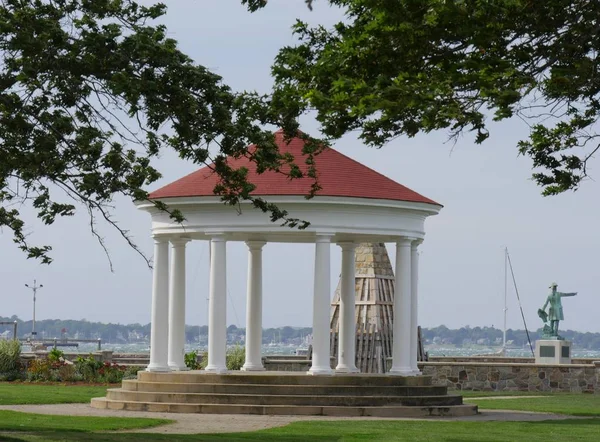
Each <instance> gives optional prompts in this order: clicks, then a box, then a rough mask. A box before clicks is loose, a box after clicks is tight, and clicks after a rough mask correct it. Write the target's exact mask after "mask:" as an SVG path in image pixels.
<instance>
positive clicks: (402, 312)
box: [390, 238, 413, 376]
mask: <svg viewBox="0 0 600 442" xmlns="http://www.w3.org/2000/svg"><path fill="white" fill-rule="evenodd" d="M411 243H412V239H411V238H401V239H400V240H398V242H397V243H396V284H395V293H394V336H393V339H394V341H393V342H394V346H393V348H392V368H391V370H390V374H397V375H403V376H410V375H413V372H412V369H411V367H410V338H411V332H410V331H411V325H410V323H411V321H410V319H411V308H410V298H411V270H410V267H411V266H410V261H411Z"/></svg>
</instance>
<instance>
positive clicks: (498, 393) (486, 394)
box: [448, 390, 565, 398]
mask: <svg viewBox="0 0 600 442" xmlns="http://www.w3.org/2000/svg"><path fill="white" fill-rule="evenodd" d="M448 394H460V395H461V396H463V397H466V398H469V397H494V396H551V395H553V394H558V393H550V392H547V391H473V390H462V391H461V390H448ZM561 394H565V393H561Z"/></svg>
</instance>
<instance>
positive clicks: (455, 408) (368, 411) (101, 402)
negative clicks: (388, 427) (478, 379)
mask: <svg viewBox="0 0 600 442" xmlns="http://www.w3.org/2000/svg"><path fill="white" fill-rule="evenodd" d="M91 406H92V407H93V408H104V409H111V410H130V411H151V412H167V413H206V414H261V415H296V416H297V415H311V416H373V417H428V416H472V415H474V414H477V405H469V404H463V405H450V406H429V407H415V406H397V405H394V406H384V407H359V406H355V407H352V406H346V407H343V406H314V405H307V406H289V405H238V404H235V405H229V404H180V403H156V402H137V401H136V402H131V401H120V400H110V399H107V398H95V399H92V402H91Z"/></svg>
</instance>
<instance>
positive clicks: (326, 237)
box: [315, 232, 335, 243]
mask: <svg viewBox="0 0 600 442" xmlns="http://www.w3.org/2000/svg"><path fill="white" fill-rule="evenodd" d="M334 235H335V233H333V232H317V233H316V234H315V243H319V242H320V243H331V238H333V236H334Z"/></svg>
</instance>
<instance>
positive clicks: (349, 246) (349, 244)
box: [337, 241, 358, 250]
mask: <svg viewBox="0 0 600 442" xmlns="http://www.w3.org/2000/svg"><path fill="white" fill-rule="evenodd" d="M337 245H338V246H340V247H341V248H342V250H355V249H356V247H357V246H358V244H357V243H355V242H354V241H339V242H338V243H337Z"/></svg>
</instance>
